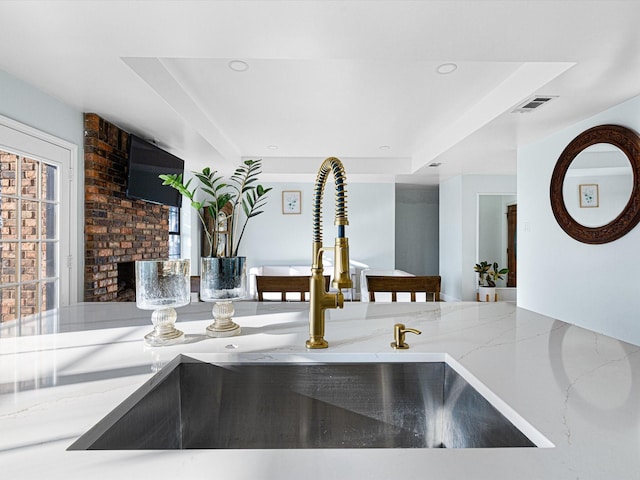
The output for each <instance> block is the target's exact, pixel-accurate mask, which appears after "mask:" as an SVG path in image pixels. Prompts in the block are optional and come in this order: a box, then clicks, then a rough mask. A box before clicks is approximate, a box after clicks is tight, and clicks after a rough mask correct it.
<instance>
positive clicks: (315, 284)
mask: <svg viewBox="0 0 640 480" xmlns="http://www.w3.org/2000/svg"><path fill="white" fill-rule="evenodd" d="M329 173H333V177H334V181H335V185H336V199H335V209H336V215H335V221H334V224H335V225H336V226H337V227H338V233H337V236H336V241H335V246H334V247H333V248H332V249H333V251H334V255H335V261H334V264H335V270H334V275H333V282H332V285H333V287H334V288H337V289H338V292H337V293H329V292H326V291H325V289H324V267H323V265H322V255H323V253H324V251H325V250H328V248H324V247H323V246H322V195H323V193H324V187H325V185H326V182H327V177H328V175H329ZM346 186H347V179H346V173H345V171H344V166H343V165H342V162H341V161H340V160H339V159H337V158H335V157H329V158H327V159H326V160H325V161H324V162H322V165H320V169H319V170H318V176H317V177H316V183H315V187H314V190H313V191H314V196H313V256H312V259H311V264H312V265H311V280H310V288H309V290H310V292H309V294H310V306H309V340H307V343H306V346H307V348H327V347H328V346H329V344H328V343H327V341H326V340H325V339H324V312H325V310H326V309H327V308H342V307H343V306H344V296H343V294H342V289H343V288H352V287H353V282H352V280H351V276H350V274H349V239H348V238H347V237H346V236H345V226H346V225H349V220H348V218H347V191H346Z"/></svg>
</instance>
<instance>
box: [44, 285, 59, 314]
mask: <svg viewBox="0 0 640 480" xmlns="http://www.w3.org/2000/svg"><path fill="white" fill-rule="evenodd" d="M57 289H58V281H57V280H52V281H50V282H44V283H43V284H42V288H41V291H40V311H41V312H46V311H49V310H53V309H54V308H57V307H58V300H57V299H58V291H57Z"/></svg>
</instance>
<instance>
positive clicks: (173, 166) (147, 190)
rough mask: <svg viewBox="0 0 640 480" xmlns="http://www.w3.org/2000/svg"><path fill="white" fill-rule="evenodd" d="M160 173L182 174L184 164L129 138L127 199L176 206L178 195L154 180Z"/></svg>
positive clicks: (179, 196)
mask: <svg viewBox="0 0 640 480" xmlns="http://www.w3.org/2000/svg"><path fill="white" fill-rule="evenodd" d="M163 173H177V174H179V173H184V161H183V160H181V159H180V158H178V157H176V156H175V155H172V154H171V153H169V152H165V151H164V150H162V149H161V148H158V147H156V146H155V145H152V144H151V143H149V142H146V141H145V140H143V139H141V138H140V137H137V136H135V135H129V173H128V175H127V197H128V198H132V199H136V200H145V201H147V202H152V203H159V204H161V205H169V206H172V207H179V206H181V205H182V195H181V194H180V192H178V191H177V190H176V189H174V188H172V187H169V186H168V185H162V180H160V178H159V177H158V176H159V175H160V174H163Z"/></svg>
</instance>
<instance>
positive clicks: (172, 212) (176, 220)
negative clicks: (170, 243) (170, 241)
mask: <svg viewBox="0 0 640 480" xmlns="http://www.w3.org/2000/svg"><path fill="white" fill-rule="evenodd" d="M169 233H180V207H169Z"/></svg>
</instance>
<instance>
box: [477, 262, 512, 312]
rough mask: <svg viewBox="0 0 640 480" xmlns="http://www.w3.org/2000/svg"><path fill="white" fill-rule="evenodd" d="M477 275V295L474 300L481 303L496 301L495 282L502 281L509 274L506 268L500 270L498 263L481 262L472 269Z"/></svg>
mask: <svg viewBox="0 0 640 480" xmlns="http://www.w3.org/2000/svg"><path fill="white" fill-rule="evenodd" d="M473 270H474V272H477V273H478V294H477V296H476V298H477V299H478V300H479V301H481V302H492V301H496V299H497V297H496V281H498V280H502V279H503V278H504V277H503V275H506V274H507V273H509V269H508V268H500V267H499V266H498V262H493V263H491V262H487V261H482V262H480V263H476V265H475V267H474V268H473Z"/></svg>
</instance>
